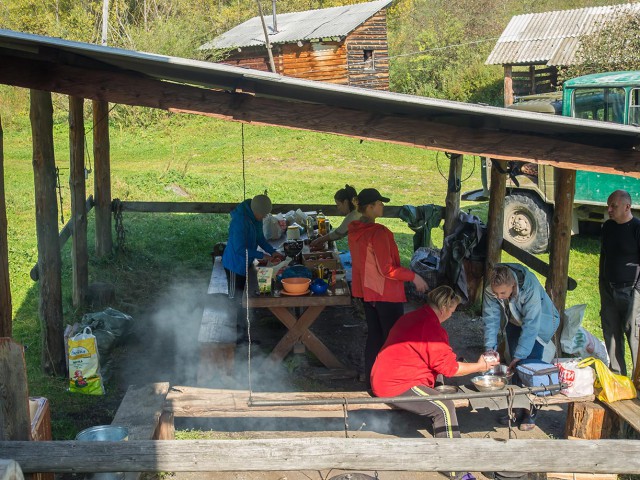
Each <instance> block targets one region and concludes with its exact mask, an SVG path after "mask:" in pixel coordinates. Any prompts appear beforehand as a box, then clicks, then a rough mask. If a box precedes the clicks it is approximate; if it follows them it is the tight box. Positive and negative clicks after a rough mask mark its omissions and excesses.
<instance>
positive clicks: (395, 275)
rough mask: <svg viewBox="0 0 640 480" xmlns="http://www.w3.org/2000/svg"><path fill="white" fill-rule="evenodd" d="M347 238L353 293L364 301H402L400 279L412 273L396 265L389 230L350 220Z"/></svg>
mask: <svg viewBox="0 0 640 480" xmlns="http://www.w3.org/2000/svg"><path fill="white" fill-rule="evenodd" d="M348 238H349V250H350V251H351V264H352V281H351V288H352V294H353V296H354V297H358V298H362V299H364V301H365V302H394V303H403V302H406V301H407V297H406V296H405V293H404V282H410V281H413V279H414V278H415V275H416V274H415V273H414V272H412V271H411V270H409V269H408V268H404V267H402V266H400V254H399V253H398V246H397V245H396V242H395V240H394V239H393V233H391V231H390V230H389V229H388V228H387V227H385V226H384V225H380V224H378V223H370V222H362V221H360V220H354V221H353V222H351V223H350V224H349V236H348Z"/></svg>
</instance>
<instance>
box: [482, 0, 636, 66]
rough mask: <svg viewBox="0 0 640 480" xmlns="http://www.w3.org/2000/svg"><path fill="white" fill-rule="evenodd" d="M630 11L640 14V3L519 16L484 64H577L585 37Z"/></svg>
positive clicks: (510, 23)
mask: <svg viewBox="0 0 640 480" xmlns="http://www.w3.org/2000/svg"><path fill="white" fill-rule="evenodd" d="M629 12H640V3H627V4H621V5H610V6H605V7H589V8H580V9H575V10H562V11H554V12H542V13H533V14H532V13H527V14H524V15H516V16H515V17H512V18H511V20H510V21H509V24H508V25H507V27H506V28H505V29H504V31H503V32H502V35H501V36H500V39H498V42H497V43H496V45H495V47H494V48H493V50H492V52H491V53H490V54H489V56H488V57H487V60H486V62H485V63H486V64H487V65H500V64H503V65H507V64H527V63H539V62H547V63H548V65H571V63H565V62H573V61H574V59H575V54H576V50H577V48H578V47H579V44H580V42H579V41H578V39H579V38H580V37H581V36H582V35H589V34H592V33H594V32H597V31H598V30H599V29H600V28H601V27H602V25H603V24H604V23H606V22H611V21H613V20H615V19H616V17H617V16H618V15H627V14H628V13H629ZM516 44H517V45H518V47H517V48H516Z"/></svg>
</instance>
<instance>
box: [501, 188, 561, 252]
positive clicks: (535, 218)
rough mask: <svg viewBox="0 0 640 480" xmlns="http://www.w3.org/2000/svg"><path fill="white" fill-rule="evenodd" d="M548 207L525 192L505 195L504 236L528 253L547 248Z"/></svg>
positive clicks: (549, 218) (543, 250)
mask: <svg viewBox="0 0 640 480" xmlns="http://www.w3.org/2000/svg"><path fill="white" fill-rule="evenodd" d="M550 223H551V215H550V212H549V208H548V207H547V206H546V205H545V204H543V203H542V202H540V201H539V200H537V199H536V198H533V197H531V196H529V195H527V194H523V193H516V194H513V195H507V197H506V198H505V200H504V231H503V235H504V238H506V239H507V240H509V241H510V242H511V243H513V244H514V245H516V246H518V247H520V248H521V249H522V250H526V251H527V252H530V253H544V252H546V251H547V249H548V248H549V225H550Z"/></svg>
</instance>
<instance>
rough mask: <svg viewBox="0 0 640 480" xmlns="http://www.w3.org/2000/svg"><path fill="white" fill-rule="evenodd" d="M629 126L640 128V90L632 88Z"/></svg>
mask: <svg viewBox="0 0 640 480" xmlns="http://www.w3.org/2000/svg"><path fill="white" fill-rule="evenodd" d="M629 125H633V126H634V127H640V88H632V89H631V96H630V101H629Z"/></svg>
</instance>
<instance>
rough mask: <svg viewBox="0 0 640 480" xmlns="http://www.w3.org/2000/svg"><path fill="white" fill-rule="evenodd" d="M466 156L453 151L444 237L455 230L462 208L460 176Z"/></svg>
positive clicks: (445, 211) (446, 200)
mask: <svg viewBox="0 0 640 480" xmlns="http://www.w3.org/2000/svg"><path fill="white" fill-rule="evenodd" d="M463 159H464V157H463V156H462V155H459V154H457V153H452V154H451V157H450V162H449V186H448V188H447V197H446V199H445V210H444V237H445V238H447V236H448V235H449V234H450V233H452V232H453V227H454V225H455V221H456V218H457V216H458V211H459V210H460V177H461V176H462V161H463Z"/></svg>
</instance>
